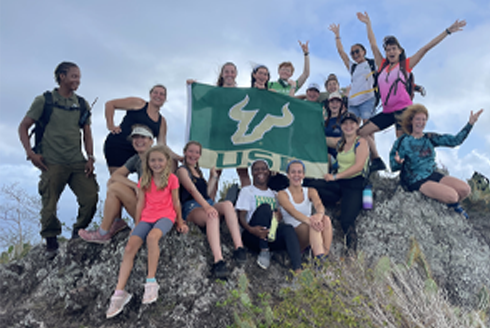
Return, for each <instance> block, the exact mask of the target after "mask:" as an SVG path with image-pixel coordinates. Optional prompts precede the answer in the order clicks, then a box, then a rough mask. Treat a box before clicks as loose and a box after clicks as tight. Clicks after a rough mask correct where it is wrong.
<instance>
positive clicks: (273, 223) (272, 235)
mask: <svg viewBox="0 0 490 328" xmlns="http://www.w3.org/2000/svg"><path fill="white" fill-rule="evenodd" d="M278 225H279V221H277V218H276V211H274V212H272V220H271V227H270V228H269V234H268V235H267V239H268V240H269V242H271V243H272V242H273V241H274V240H276V231H277V226H278Z"/></svg>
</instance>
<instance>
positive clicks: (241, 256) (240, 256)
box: [233, 247, 247, 265]
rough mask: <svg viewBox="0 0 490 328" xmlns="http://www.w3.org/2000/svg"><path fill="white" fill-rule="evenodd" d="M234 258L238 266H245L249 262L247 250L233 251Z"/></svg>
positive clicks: (238, 249)
mask: <svg viewBox="0 0 490 328" xmlns="http://www.w3.org/2000/svg"><path fill="white" fill-rule="evenodd" d="M233 258H234V259H235V261H236V263H237V264H239V265H242V264H245V263H246V262H247V250H246V249H245V248H243V247H238V248H237V249H235V250H234V251H233Z"/></svg>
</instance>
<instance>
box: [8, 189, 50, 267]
mask: <svg viewBox="0 0 490 328" xmlns="http://www.w3.org/2000/svg"><path fill="white" fill-rule="evenodd" d="M40 209H41V199H40V198H39V196H33V195H29V194H28V193H27V192H26V191H25V190H24V189H23V188H22V187H20V186H19V184H18V183H13V184H11V185H3V186H2V188H1V189H0V247H1V248H2V249H5V248H7V249H8V253H7V254H8V258H9V260H10V259H12V258H17V257H19V256H21V254H22V253H23V252H24V250H25V249H26V248H28V247H30V243H31V241H32V239H33V238H34V236H35V231H36V230H38V229H39V211H40ZM35 228H37V229H35ZM2 257H4V256H2Z"/></svg>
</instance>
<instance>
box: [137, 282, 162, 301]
mask: <svg viewBox="0 0 490 328" xmlns="http://www.w3.org/2000/svg"><path fill="white" fill-rule="evenodd" d="M159 289H160V286H159V285H158V284H157V283H156V282H147V283H146V284H145V294H144V295H143V301H142V302H141V303H143V304H150V303H153V302H155V301H156V300H157V299H158V290H159Z"/></svg>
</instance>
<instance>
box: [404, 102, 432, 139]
mask: <svg viewBox="0 0 490 328" xmlns="http://www.w3.org/2000/svg"><path fill="white" fill-rule="evenodd" d="M418 113H424V114H425V116H427V119H428V118H429V111H428V110H427V108H425V106H424V105H421V104H413V105H411V106H408V107H407V109H405V111H404V112H403V114H402V122H401V126H402V129H403V132H405V133H406V134H412V131H413V127H412V120H413V118H414V116H415V115H417V114H418Z"/></svg>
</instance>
